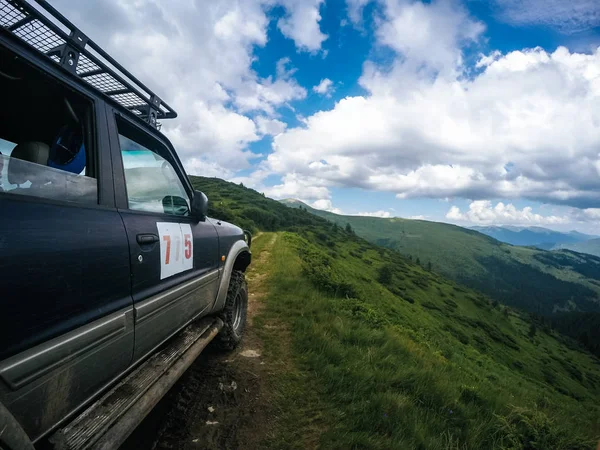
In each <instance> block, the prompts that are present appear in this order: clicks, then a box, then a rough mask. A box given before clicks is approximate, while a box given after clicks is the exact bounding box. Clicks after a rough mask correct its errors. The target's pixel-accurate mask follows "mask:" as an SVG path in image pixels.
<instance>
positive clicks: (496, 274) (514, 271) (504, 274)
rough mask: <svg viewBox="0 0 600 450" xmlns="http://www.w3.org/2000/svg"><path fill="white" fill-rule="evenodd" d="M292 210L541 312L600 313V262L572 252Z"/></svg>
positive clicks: (434, 225) (426, 225) (449, 229)
mask: <svg viewBox="0 0 600 450" xmlns="http://www.w3.org/2000/svg"><path fill="white" fill-rule="evenodd" d="M285 204H287V205H288V206H293V207H296V208H297V207H300V206H302V208H304V209H307V210H308V211H309V212H311V213H313V214H315V215H318V216H319V217H323V218H326V219H327V220H329V221H332V222H334V223H337V224H338V226H341V227H344V226H346V224H348V223H349V224H350V225H351V227H352V229H353V230H354V231H355V232H356V233H357V234H358V235H359V236H361V237H363V238H365V239H367V240H368V241H370V242H372V243H375V244H377V245H381V246H384V247H387V248H391V249H393V250H397V251H399V252H400V253H402V254H404V255H406V256H408V257H410V258H412V259H413V260H414V261H417V259H418V260H419V262H420V263H421V265H423V266H425V267H427V266H429V264H431V266H432V268H433V270H434V271H436V272H439V273H440V274H443V275H445V276H447V277H449V278H451V279H453V280H455V281H457V282H459V283H463V284H465V285H467V286H470V287H472V288H475V289H477V290H479V291H482V292H485V293H486V294H488V295H490V296H492V297H493V298H495V299H497V300H499V301H500V302H502V303H504V304H507V305H510V306H515V307H519V308H523V309H526V310H528V311H531V312H534V313H536V314H551V313H553V312H556V311H561V310H580V311H600V258H598V257H595V256H590V255H583V254H578V253H574V252H571V251H567V250H561V251H553V252H548V251H544V250H540V249H536V248H529V247H517V246H512V245H509V244H504V243H501V242H499V241H497V240H495V239H493V238H491V237H489V236H486V235H484V234H482V233H478V232H477V231H474V230H469V229H466V228H462V227H458V226H455V225H449V224H444V223H438V222H429V221H424V220H408V219H400V218H393V219H382V218H377V217H359V216H342V215H337V214H333V213H330V212H327V211H321V210H316V209H313V208H310V207H307V206H306V205H304V204H303V203H300V202H297V201H287V202H285Z"/></svg>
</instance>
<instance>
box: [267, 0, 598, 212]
mask: <svg viewBox="0 0 600 450" xmlns="http://www.w3.org/2000/svg"><path fill="white" fill-rule="evenodd" d="M359 3H360V2H359ZM380 3H381V4H382V5H383V9H382V17H381V18H380V20H378V21H376V25H377V30H376V36H377V39H378V42H379V45H381V46H385V47H386V48H388V49H390V50H392V51H393V52H394V54H395V55H396V56H395V58H393V59H392V61H391V62H389V61H388V62H386V63H381V62H376V61H367V63H365V65H364V69H363V74H362V77H361V79H360V84H361V85H362V87H363V88H364V89H365V90H366V94H365V95H362V96H354V97H346V98H342V99H340V100H339V101H338V102H337V103H336V104H335V106H334V107H333V108H332V109H330V110H324V111H318V112H316V113H314V114H313V115H310V116H308V117H305V118H304V119H303V123H302V126H300V127H294V128H288V129H286V131H285V132H283V133H281V134H279V135H278V136H276V137H275V139H274V142H273V152H272V153H271V154H270V155H269V157H268V159H267V161H266V163H265V168H266V170H267V171H270V172H271V173H275V174H280V175H289V174H293V177H291V178H289V179H290V180H293V182H294V183H303V184H304V185H307V186H308V185H310V186H311V187H312V188H313V189H315V190H318V191H320V192H323V195H324V197H323V198H329V195H330V191H329V188H330V187H331V186H337V187H359V188H363V189H369V190H379V191H389V192H394V193H395V194H396V195H397V196H398V197H399V198H419V197H429V198H455V197H461V198H468V199H473V200H485V199H489V198H505V199H509V200H510V199H516V198H527V199H530V200H534V201H539V202H542V203H554V204H562V205H568V206H573V207H578V208H596V207H600V177H599V176H598V173H599V172H598V170H599V169H598V168H599V167H600V155H599V154H598V148H600V48H599V49H598V50H596V51H595V52H594V53H591V54H584V53H577V52H574V51H570V50H569V49H567V48H564V47H559V48H557V49H556V50H555V51H551V52H548V51H545V50H543V49H541V48H533V49H523V50H516V51H512V52H508V53H501V52H499V51H491V52H489V53H488V54H483V55H481V57H480V59H479V63H478V64H477V67H475V68H474V67H473V66H472V65H467V64H466V62H465V58H464V49H465V48H467V47H477V45H478V44H479V43H480V42H481V40H482V39H483V38H484V27H483V25H482V24H481V23H480V22H478V21H477V20H475V19H473V18H471V17H470V16H469V14H468V12H467V11H466V10H464V9H461V8H460V7H457V5H456V4H455V3H453V2H449V1H443V0H434V1H432V2H431V3H420V2H416V3H407V2H403V1H397V0H386V1H384V0H381V2H380ZM361 4H362V3H361ZM363 6H364V4H363ZM283 184H284V185H285V179H284V182H283ZM282 188H283V187H282Z"/></svg>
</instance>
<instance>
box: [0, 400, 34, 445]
mask: <svg viewBox="0 0 600 450" xmlns="http://www.w3.org/2000/svg"><path fill="white" fill-rule="evenodd" d="M0 449H1V450H34V447H33V444H32V443H31V441H30V440H29V437H28V436H27V434H26V433H25V431H23V428H21V425H19V423H18V422H17V421H16V420H15V418H14V417H13V416H12V414H11V413H10V412H8V409H6V408H5V407H4V406H3V405H2V403H0Z"/></svg>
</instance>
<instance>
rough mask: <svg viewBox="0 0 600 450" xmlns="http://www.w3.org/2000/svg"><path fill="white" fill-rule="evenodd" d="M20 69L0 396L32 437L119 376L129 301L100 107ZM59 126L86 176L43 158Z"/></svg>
mask: <svg viewBox="0 0 600 450" xmlns="http://www.w3.org/2000/svg"><path fill="white" fill-rule="evenodd" d="M2 70H5V69H2ZM48 70H49V71H50V70H51V69H48ZM19 73H21V75H20V78H19V80H18V82H17V81H10V82H8V81H6V79H2V80H3V81H2V83H3V91H4V92H6V93H7V95H6V97H5V99H4V100H5V107H6V108H7V111H11V114H7V115H4V116H3V120H2V123H0V153H2V156H0V159H1V162H0V185H1V186H2V188H1V189H0V304H1V311H2V312H1V314H0V401H1V402H2V403H3V404H4V405H5V406H6V407H7V408H8V409H9V410H10V411H11V413H12V414H13V415H14V416H15V417H16V418H17V420H18V421H19V423H20V424H21V425H22V426H23V428H24V429H25V431H26V432H27V433H28V435H29V436H30V437H31V438H32V439H36V438H38V437H39V436H41V435H42V434H44V433H45V432H46V431H48V430H49V429H51V428H52V427H54V426H55V425H56V424H57V423H59V422H60V421H61V420H62V419H64V418H65V417H66V416H67V415H68V414H70V413H71V412H73V411H74V410H75V409H77V408H79V407H80V406H82V405H83V404H84V403H85V402H87V401H88V400H90V399H91V398H92V397H93V395H95V394H96V393H97V392H98V391H99V390H101V389H102V388H103V387H104V386H106V385H107V384H108V383H109V382H110V381H111V380H113V379H114V378H115V377H117V376H118V375H119V374H120V373H122V372H123V371H125V370H126V369H127V367H128V366H129V364H130V363H131V360H132V355H133V337H134V336H133V304H132V303H133V302H132V298H131V295H130V289H131V286H130V264H129V245H128V242H127V235H126V232H125V227H124V225H123V221H122V220H121V217H120V215H119V213H118V211H117V209H116V206H115V202H114V192H113V178H112V169H111V160H110V157H111V154H110V147H109V143H108V136H107V133H106V131H107V127H106V116H105V113H104V111H105V109H104V103H103V102H102V100H99V99H96V98H94V95H93V93H91V92H87V91H78V88H77V86H76V85H72V84H71V85H67V84H66V83H67V82H66V81H59V79H58V78H55V77H51V76H49V75H48V74H47V73H45V72H42V71H41V70H39V69H38V68H36V67H34V66H32V65H29V64H28V65H25V64H23V66H22V67H21V68H20V72H19ZM57 77H58V75H57ZM7 84H8V85H9V86H6V85H7ZM67 103H68V105H69V106H70V108H71V112H70V113H69V111H68V110H67V108H66V106H65V105H66V104H67ZM20 104H24V105H26V107H24V108H20V107H19V106H18V105H20ZM76 121H79V123H77V124H75V123H74V122H76ZM66 127H72V129H73V130H76V132H81V133H82V139H83V145H81V146H79V144H78V145H77V146H76V147H75V148H73V149H68V150H69V151H71V150H74V151H75V152H77V151H78V153H79V155H80V157H81V158H82V159H81V160H78V163H79V164H81V163H83V164H84V168H83V170H81V169H80V168H79V167H78V168H77V169H73V168H72V167H71V166H68V163H67V160H66V159H65V160H62V159H61V160H59V158H56V159H52V158H53V157H54V156H57V155H58V152H59V151H62V150H65V147H63V148H62V150H60V149H59V148H58V146H57V145H56V143H57V142H58V141H60V140H61V138H62V137H64V133H65V130H67V128H66ZM73 127H74V128H73ZM79 130H80V131H79ZM53 149H54V150H55V153H53V152H52V150H53ZM73 159H77V158H73ZM51 163H52V164H54V166H50V164H51ZM0 428H1V427H0Z"/></svg>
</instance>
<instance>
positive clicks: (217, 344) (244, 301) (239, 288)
mask: <svg viewBox="0 0 600 450" xmlns="http://www.w3.org/2000/svg"><path fill="white" fill-rule="evenodd" d="M238 308H239V309H238ZM247 315H248V285H247V284H246V277H245V276H244V272H242V271H240V270H234V271H233V272H231V279H230V280H229V289H228V290H227V299H226V300H225V308H224V309H223V312H222V313H221V314H220V317H221V319H223V322H225V324H224V325H223V328H222V329H221V332H220V333H219V334H218V335H217V336H216V337H215V339H214V341H213V342H214V348H215V349H217V350H219V351H231V350H233V349H234V348H236V347H237V346H238V345H239V343H240V342H241V341H242V337H243V335H244V329H245V328H246V318H247Z"/></svg>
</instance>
